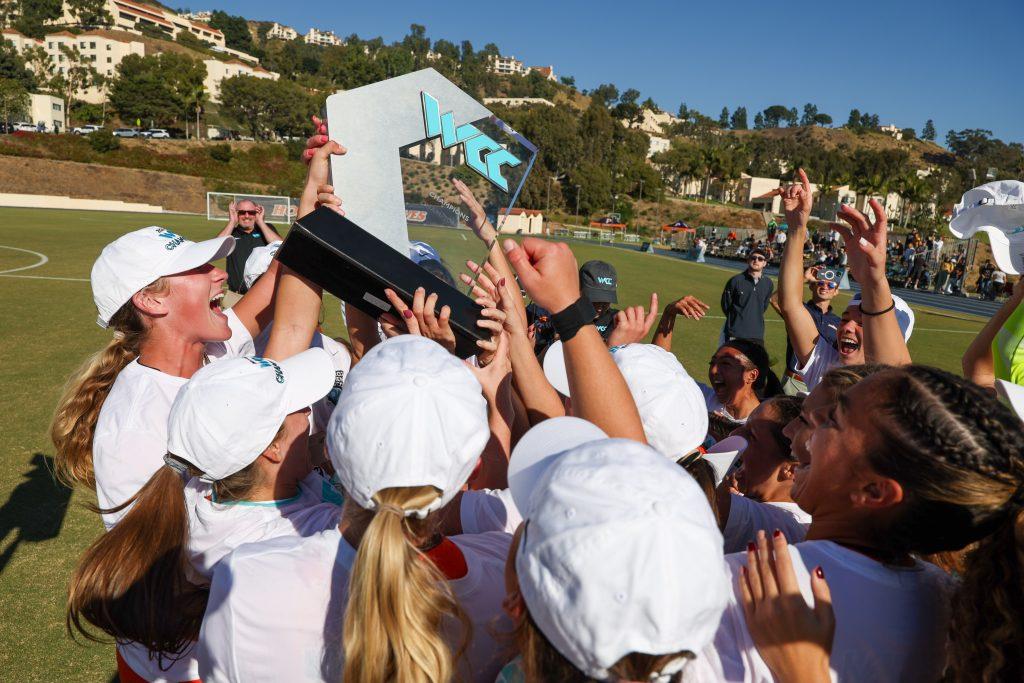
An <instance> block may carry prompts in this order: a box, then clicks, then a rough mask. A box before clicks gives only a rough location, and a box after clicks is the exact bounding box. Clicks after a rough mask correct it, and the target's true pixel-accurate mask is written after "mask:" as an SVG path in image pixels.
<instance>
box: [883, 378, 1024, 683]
mask: <svg viewBox="0 0 1024 683" xmlns="http://www.w3.org/2000/svg"><path fill="white" fill-rule="evenodd" d="M885 381H886V382H887V384H888V386H887V387H886V390H885V391H883V392H880V394H882V396H881V401H880V405H878V406H877V409H878V413H877V414H878V416H879V417H880V419H878V420H876V424H877V426H878V428H879V431H880V433H881V435H882V437H883V442H884V443H885V447H884V448H881V449H876V450H875V452H873V453H870V454H868V459H869V461H870V462H871V464H872V466H873V467H874V468H875V469H876V470H877V471H878V472H879V473H881V474H884V475H886V476H889V477H892V478H893V479H895V480H896V481H898V482H899V483H900V484H901V485H902V486H903V489H904V494H905V500H904V503H903V504H902V506H901V510H900V511H899V513H898V514H897V517H896V519H895V520H894V522H893V524H892V525H891V526H890V528H888V529H886V530H885V536H886V537H887V538H886V539H883V540H885V541H887V542H888V543H889V544H891V546H892V547H898V548H901V549H903V550H909V551H915V552H918V553H930V552H937V551H944V550H958V549H961V548H963V547H965V546H967V545H968V544H970V543H974V542H977V543H976V546H975V547H974V548H973V549H972V550H971V551H970V552H969V553H968V554H967V556H966V558H965V561H964V570H963V575H962V577H961V579H962V580H961V583H960V586H959V588H958V590H957V593H956V595H955V597H954V601H953V610H952V611H953V617H952V622H951V633H950V648H951V652H950V658H949V661H950V670H949V672H948V676H947V677H948V678H949V679H951V680H953V681H957V682H961V681H963V682H966V681H983V682H985V683H989V682H991V683H994V682H995V681H1009V680H1016V681H1019V680H1024V624H1022V621H1021V619H1020V615H1021V614H1024V572H1022V569H1021V558H1024V546H1022V543H1021V541H1024V495H1022V491H1024V429H1022V424H1021V421H1020V419H1019V418H1018V417H1017V416H1016V415H1015V414H1014V413H1013V412H1012V411H1011V410H1010V409H1008V408H1007V407H1005V406H1004V405H1003V404H1001V403H999V402H998V401H997V400H996V399H995V398H994V397H993V396H992V395H991V394H989V393H986V392H985V391H984V390H983V389H982V388H981V387H978V386H977V385H975V384H972V383H971V382H969V381H967V380H965V379H963V378H961V377H957V376H955V375H953V374H951V373H948V372H945V371H943V370H938V369H936V368H930V367H924V366H919V365H911V366H907V367H904V368H899V369H893V370H888V371H885Z"/></svg>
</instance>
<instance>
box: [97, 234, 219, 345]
mask: <svg viewBox="0 0 1024 683" xmlns="http://www.w3.org/2000/svg"><path fill="white" fill-rule="evenodd" d="M234 248H235V240H234V238H233V237H217V238H215V239H212V240H205V241H203V242H192V241H191V240H187V239H185V238H184V237H182V236H181V235H177V234H175V233H173V232H171V231H170V230H168V229H166V228H159V227H157V226H150V227H148V228H140V229H139V230H134V231H132V232H130V233H128V234H127V235H121V236H120V237H118V238H117V239H116V240H114V241H113V242H111V243H110V244H108V245H107V246H105V247H103V251H101V252H100V256H99V258H97V259H96V262H95V263H94V264H93V265H92V274H91V275H90V280H91V282H92V298H93V301H95V302H96V309H97V310H98V311H99V317H97V319H96V323H97V324H98V325H99V326H100V327H106V326H107V325H108V324H109V323H110V319H111V318H112V317H113V315H114V314H115V313H117V311H118V309H119V308H121V307H122V306H124V305H125V304H126V303H128V301H129V300H130V299H131V298H132V296H133V295H134V294H135V292H137V291H139V290H140V289H142V288H143V287H145V286H146V285H148V284H151V283H152V282H155V281H156V280H157V279H159V278H161V277H163V276H164V275H174V274H175V273H184V272H185V271H187V270H192V269H193V268H197V267H199V266H201V265H203V264H206V263H209V262H210V261H216V260H217V259H219V258H224V257H225V256H227V255H228V254H230V253H231V250H232V249H234Z"/></svg>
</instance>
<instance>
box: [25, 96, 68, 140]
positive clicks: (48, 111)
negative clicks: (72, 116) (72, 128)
mask: <svg viewBox="0 0 1024 683" xmlns="http://www.w3.org/2000/svg"><path fill="white" fill-rule="evenodd" d="M28 97H29V107H28V108H29V111H28V116H29V118H28V122H29V123H32V124H35V125H36V126H39V125H42V126H43V129H44V130H46V131H47V132H50V133H63V132H65V131H66V130H67V123H66V118H65V116H64V102H63V100H61V99H60V98H59V97H54V96H53V95H42V94H39V93H32V94H31V95H29V96H28Z"/></svg>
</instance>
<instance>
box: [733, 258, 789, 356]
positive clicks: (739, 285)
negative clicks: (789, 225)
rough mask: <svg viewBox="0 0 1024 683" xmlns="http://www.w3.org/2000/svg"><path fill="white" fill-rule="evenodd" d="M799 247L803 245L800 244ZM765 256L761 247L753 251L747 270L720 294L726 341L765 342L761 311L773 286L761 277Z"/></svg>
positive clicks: (766, 261)
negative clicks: (748, 340) (746, 340)
mask: <svg viewBox="0 0 1024 683" xmlns="http://www.w3.org/2000/svg"><path fill="white" fill-rule="evenodd" d="M801 248H802V245H801ZM767 263H768V256H767V254H766V253H765V250H764V249H763V248H760V247H759V248H755V249H754V250H753V251H751V252H750V255H749V256H747V269H746V270H745V271H743V272H742V273H740V274H738V275H734V276H732V277H731V278H729V281H728V282H726V283H725V289H724V290H723V291H722V313H724V314H725V327H724V328H723V330H722V335H723V336H724V338H725V339H726V340H729V339H752V340H755V341H758V342H761V343H762V344H763V343H764V312H765V311H766V310H768V301H769V299H771V296H772V292H773V291H774V290H775V285H774V284H772V281H771V279H770V278H767V277H764V267H765V265H767Z"/></svg>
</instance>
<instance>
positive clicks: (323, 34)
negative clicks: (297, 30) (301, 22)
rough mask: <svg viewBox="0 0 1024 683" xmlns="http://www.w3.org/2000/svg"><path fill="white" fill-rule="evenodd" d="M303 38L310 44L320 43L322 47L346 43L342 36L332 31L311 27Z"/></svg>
mask: <svg viewBox="0 0 1024 683" xmlns="http://www.w3.org/2000/svg"><path fill="white" fill-rule="evenodd" d="M302 40H303V42H306V43H308V44H310V45H320V46H322V47H326V46H328V45H344V43H343V42H342V40H341V38H339V37H338V36H336V35H334V34H333V33H332V32H330V31H321V30H319V29H315V28H311V29H309V31H308V32H307V33H306V35H304V36H303V37H302Z"/></svg>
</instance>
